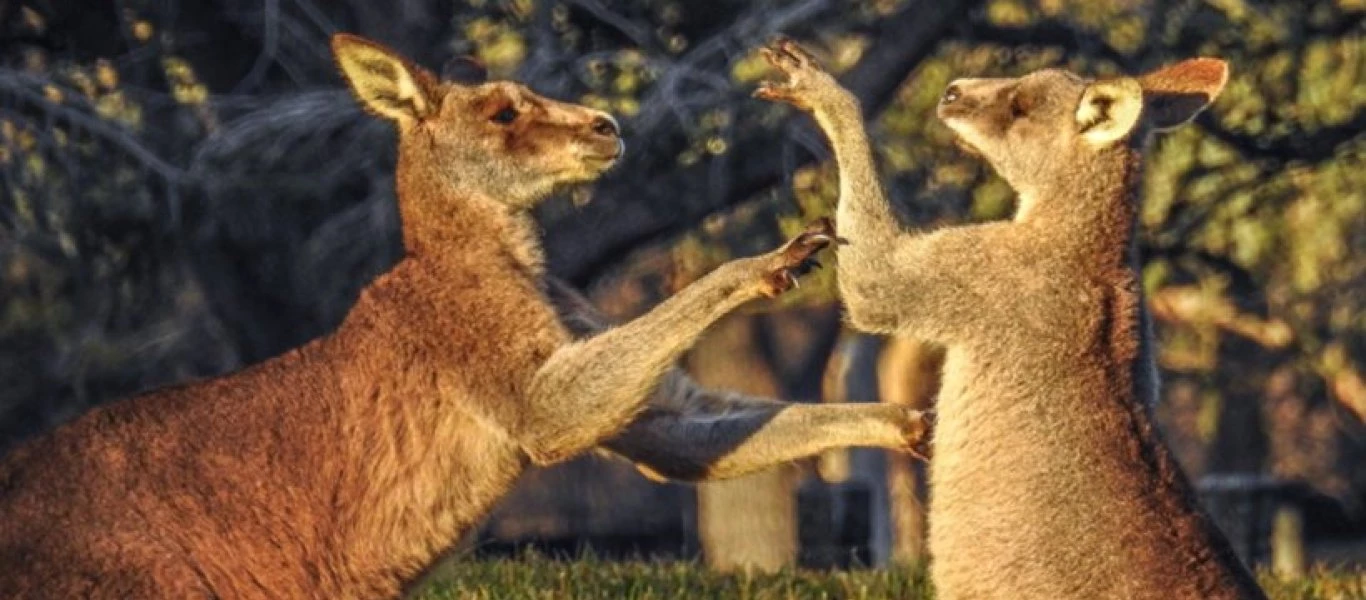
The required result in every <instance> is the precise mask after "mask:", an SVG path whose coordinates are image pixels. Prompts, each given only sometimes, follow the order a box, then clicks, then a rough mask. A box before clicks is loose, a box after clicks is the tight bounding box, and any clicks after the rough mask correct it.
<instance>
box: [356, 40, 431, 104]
mask: <svg viewBox="0 0 1366 600" xmlns="http://www.w3.org/2000/svg"><path fill="white" fill-rule="evenodd" d="M332 54H333V56H335V57H336V59H337V66H338V67H340V68H341V72H342V75H345V76H346V82H347V83H349V84H351V91H352V92H353V93H355V95H356V98H358V99H359V100H360V102H361V104H362V105H363V106H365V108H366V109H367V110H369V111H370V112H372V113H374V114H375V115H377V116H380V117H384V118H387V119H392V120H394V121H398V122H400V123H402V122H412V121H420V120H422V119H424V118H426V117H427V116H429V115H431V114H432V113H433V112H434V111H435V110H436V97H435V94H436V89H437V80H436V77H435V76H433V75H432V74H431V73H429V72H427V71H426V70H425V69H423V68H422V67H419V66H417V65H414V64H412V63H410V62H408V60H407V59H405V58H403V57H402V56H399V55H398V53H396V52H394V51H393V50H390V49H388V48H386V47H384V46H382V45H380V44H378V43H376V42H372V41H370V40H367V39H365V38H362V37H359V36H354V35H350V34H346V33H338V34H336V35H334V36H332Z"/></svg>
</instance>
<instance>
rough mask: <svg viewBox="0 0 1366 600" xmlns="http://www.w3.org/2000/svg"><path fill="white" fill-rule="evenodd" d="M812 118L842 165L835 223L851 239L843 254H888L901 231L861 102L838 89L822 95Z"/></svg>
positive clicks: (837, 161)
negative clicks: (874, 153)
mask: <svg viewBox="0 0 1366 600" xmlns="http://www.w3.org/2000/svg"><path fill="white" fill-rule="evenodd" d="M812 114H813V116H814V117H815V119H816V123H817V124H819V125H820V128H821V130H822V131H823V132H825V135H826V137H827V138H828V139H829V141H830V146H831V148H832V149H833V150H834V152H835V162H836V164H837V166H838V167H839V191H840V196H839V204H838V207H837V208H836V213H835V222H836V224H837V225H838V227H839V232H840V235H841V236H843V237H845V238H846V239H848V240H849V245H848V246H846V247H844V248H842V249H841V250H842V251H843V252H842V253H848V252H849V251H854V252H857V253H869V254H876V253H878V252H880V251H885V249H886V248H887V247H889V246H890V245H891V244H892V243H893V242H894V240H895V239H896V237H897V236H898V235H900V233H901V227H900V225H899V224H898V223H897V220H896V215H895V214H894V213H893V211H892V207H891V205H890V204H888V202H887V196H886V194H885V193H884V192H883V189H882V183H881V180H880V179H879V177H878V173H877V164H876V162H875V160H874V158H873V150H872V145H871V144H870V143H869V140H868V132H867V129H866V126H865V124H864V121H863V113H862V111H861V110H860V109H859V105H858V100H857V99H856V98H855V97H854V96H853V95H852V94H850V93H848V92H846V91H845V90H843V89H839V90H838V93H834V92H832V93H830V94H828V95H826V96H823V97H822V99H821V100H820V102H819V103H816V104H815V105H814V106H813V109H812Z"/></svg>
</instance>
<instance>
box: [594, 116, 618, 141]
mask: <svg viewBox="0 0 1366 600" xmlns="http://www.w3.org/2000/svg"><path fill="white" fill-rule="evenodd" d="M590 127H591V128H592V129H593V133H596V134H598V135H602V136H608V137H621V127H620V126H619V125H617V120H616V119H613V118H612V117H611V116H610V115H602V116H600V117H597V118H594V119H593V124H592V125H591V126H590Z"/></svg>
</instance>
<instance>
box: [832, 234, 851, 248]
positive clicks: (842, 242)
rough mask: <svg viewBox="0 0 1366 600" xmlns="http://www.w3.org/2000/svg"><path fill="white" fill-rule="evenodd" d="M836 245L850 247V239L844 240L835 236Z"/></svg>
mask: <svg viewBox="0 0 1366 600" xmlns="http://www.w3.org/2000/svg"><path fill="white" fill-rule="evenodd" d="M835 245H837V246H848V245H849V238H842V237H839V236H835Z"/></svg>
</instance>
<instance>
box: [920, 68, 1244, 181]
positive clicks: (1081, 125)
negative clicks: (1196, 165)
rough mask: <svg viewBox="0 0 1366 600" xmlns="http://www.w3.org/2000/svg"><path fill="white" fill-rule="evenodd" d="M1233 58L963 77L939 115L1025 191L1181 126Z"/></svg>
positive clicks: (1212, 92) (1216, 88)
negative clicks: (1094, 74)
mask: <svg viewBox="0 0 1366 600" xmlns="http://www.w3.org/2000/svg"><path fill="white" fill-rule="evenodd" d="M1227 81H1228V64H1227V63H1225V62H1224V61H1222V60H1218V59H1212V58H1196V59H1191V60H1186V61H1183V62H1179V63H1176V64H1173V65H1169V66H1166V67H1163V68H1160V69H1158V70H1156V71H1153V72H1151V73H1148V74H1146V75H1142V76H1139V77H1136V78H1134V77H1122V78H1117V79H1102V80H1087V79H1083V78H1081V77H1078V76H1076V75H1074V74H1072V73H1069V72H1067V71H1063V70H1059V69H1045V70H1042V71H1036V72H1034V73H1030V74H1028V75H1025V76H1023V77H1019V78H1014V79H959V80H957V81H954V82H953V83H952V84H950V85H949V87H948V89H947V90H945V92H944V95H943V97H942V98H941V99H940V102H939V109H938V112H939V118H940V120H942V121H943V122H944V123H945V124H946V125H948V126H949V128H950V129H952V130H953V131H954V132H955V133H956V134H957V136H958V138H959V140H960V141H961V142H962V143H964V144H965V145H967V146H968V147H969V148H970V149H972V150H975V151H976V152H978V153H980V154H981V155H982V156H983V157H984V158H985V159H986V160H987V161H988V162H989V163H991V165H992V166H993V167H994V168H995V169H996V170H997V172H999V173H1000V174H1001V176H1002V177H1004V178H1005V179H1006V180H1007V181H1008V182H1010V184H1011V186H1013V187H1014V188H1015V189H1016V190H1017V191H1020V192H1022V193H1030V192H1032V191H1039V188H1041V187H1046V186H1047V185H1048V183H1049V182H1058V181H1067V180H1068V178H1067V177H1064V176H1063V175H1064V174H1065V173H1064V172H1065V171H1072V170H1076V169H1078V168H1081V167H1082V166H1083V165H1087V164H1090V163H1091V162H1092V160H1093V159H1094V158H1095V157H1096V156H1099V155H1100V154H1101V153H1103V152H1105V151H1106V150H1108V149H1110V148H1113V147H1115V146H1117V145H1120V144H1141V143H1142V142H1144V141H1145V140H1146V139H1147V137H1148V134H1149V133H1150V132H1153V131H1158V130H1163V129H1169V128H1172V127H1176V126H1178V125H1181V124H1183V123H1185V122H1187V121H1189V120H1191V119H1192V118H1194V117H1195V115H1197V114H1199V112H1200V111H1201V110H1203V109H1204V108H1205V107H1206V106H1208V105H1209V104H1210V103H1211V102H1213V101H1214V99H1215V98H1216V97H1217V96H1218V95H1219V92H1220V91H1222V90H1223V88H1224V84H1225V82H1227Z"/></svg>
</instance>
